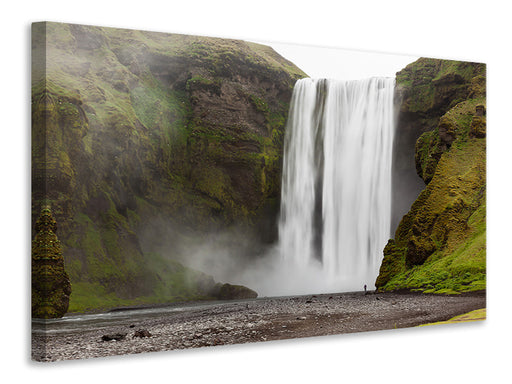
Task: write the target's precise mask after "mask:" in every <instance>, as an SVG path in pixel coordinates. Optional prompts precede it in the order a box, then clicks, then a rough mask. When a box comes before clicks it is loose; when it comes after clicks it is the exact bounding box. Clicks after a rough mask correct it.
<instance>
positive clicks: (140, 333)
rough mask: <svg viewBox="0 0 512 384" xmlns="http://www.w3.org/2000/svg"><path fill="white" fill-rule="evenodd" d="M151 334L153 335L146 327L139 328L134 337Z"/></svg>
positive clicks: (149, 335)
mask: <svg viewBox="0 0 512 384" xmlns="http://www.w3.org/2000/svg"><path fill="white" fill-rule="evenodd" d="M151 336H152V335H151V333H149V331H147V330H146V329H138V330H136V331H135V333H134V334H133V337H132V338H136V337H139V338H143V337H151Z"/></svg>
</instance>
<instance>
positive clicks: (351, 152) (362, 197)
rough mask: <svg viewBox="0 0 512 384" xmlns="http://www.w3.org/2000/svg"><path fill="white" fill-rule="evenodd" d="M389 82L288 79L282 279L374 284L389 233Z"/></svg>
mask: <svg viewBox="0 0 512 384" xmlns="http://www.w3.org/2000/svg"><path fill="white" fill-rule="evenodd" d="M394 84H395V80H394V79H393V78H371V79H365V80H359V81H339V80H327V79H309V78H307V79H302V80H299V81H298V82H297V83H296V85H295V88H294V91H293V96H292V101H291V106H290V113H289V116H288V122H287V126H286V133H285V144H284V159H283V175H282V192H281V213H280V221H279V245H278V248H279V254H280V257H281V262H282V263H283V268H284V270H285V271H288V272H286V276H288V277H283V279H286V278H290V279H297V280H300V281H295V283H296V284H297V285H300V286H304V287H307V286H308V282H311V284H310V286H309V288H305V289H310V292H306V291H304V292H303V293H314V292H318V293H320V292H322V291H323V292H328V291H350V290H362V289H363V286H364V285H365V284H366V285H367V286H368V288H369V289H373V288H374V283H375V279H376V277H377V275H378V272H379V267H380V262H381V260H382V255H383V253H382V251H383V249H384V246H385V245H386V242H387V240H388V239H389V237H390V221H391V161H392V145H393V134H394V113H393V94H394ZM290 284H291V283H290ZM292 285H293V284H292ZM294 293H301V292H294Z"/></svg>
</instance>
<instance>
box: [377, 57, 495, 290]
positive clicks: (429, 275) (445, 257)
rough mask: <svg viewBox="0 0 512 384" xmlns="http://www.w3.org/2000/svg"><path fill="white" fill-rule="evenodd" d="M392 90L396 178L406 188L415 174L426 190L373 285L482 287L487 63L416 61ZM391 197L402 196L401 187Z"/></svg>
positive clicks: (401, 225)
mask: <svg viewBox="0 0 512 384" xmlns="http://www.w3.org/2000/svg"><path fill="white" fill-rule="evenodd" d="M397 86H398V90H399V92H401V95H402V106H401V111H400V120H399V126H398V141H397V143H398V145H397V146H396V147H395V148H396V151H397V152H398V155H397V156H396V157H395V158H396V159H397V164H396V166H395V167H396V168H395V169H396V170H397V169H398V170H397V171H395V178H400V177H402V180H401V182H402V183H408V182H409V180H412V178H411V176H410V173H411V172H410V169H411V168H412V169H414V170H415V171H416V172H415V173H417V175H415V178H417V180H419V181H421V183H423V185H425V184H426V187H424V189H423V190H422V191H421V193H420V194H419V196H418V197H417V199H416V200H415V201H414V203H413V204H412V207H411V208H410V210H409V211H408V213H407V214H405V216H403V218H402V219H401V221H400V223H399V225H398V228H397V230H396V233H395V237H394V239H391V240H390V241H389V242H388V244H387V246H386V248H385V249H384V260H383V262H382V266H381V269H380V274H379V277H378V278H377V282H376V286H377V288H379V289H381V290H394V289H400V288H408V289H415V290H420V291H425V292H438V293H441V292H444V293H454V292H461V291H471V290H479V289H484V288H485V275H486V267H485V249H486V248H485V228H486V209H485V207H486V202H485V196H486V193H485V191H486V142H485V136H486V128H485V127H486V118H485V102H486V99H485V65H484V64H479V63H466V62H457V61H448V60H435V59H419V60H418V61H416V62H415V63H412V64H410V65H409V66H407V67H406V68H405V69H404V70H402V71H401V72H399V73H398V74H397ZM414 140H416V142H415V143H413V141H414ZM412 148H414V151H412ZM408 153H409V154H408ZM411 163H412V166H411ZM407 169H409V171H407ZM407 172H408V173H407ZM418 176H419V178H418ZM395 185H396V184H395ZM395 192H396V193H397V195H398V196H400V189H398V188H397V189H396V190H395Z"/></svg>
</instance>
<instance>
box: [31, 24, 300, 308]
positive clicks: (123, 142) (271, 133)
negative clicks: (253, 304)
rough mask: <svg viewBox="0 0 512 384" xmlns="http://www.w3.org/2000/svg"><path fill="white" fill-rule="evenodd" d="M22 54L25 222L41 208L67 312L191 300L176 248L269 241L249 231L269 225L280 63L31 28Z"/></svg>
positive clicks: (256, 50)
mask: <svg viewBox="0 0 512 384" xmlns="http://www.w3.org/2000/svg"><path fill="white" fill-rule="evenodd" d="M32 45H33V47H32V48H33V76H32V79H33V84H32V124H33V126H32V130H33V148H32V156H33V158H32V166H33V193H32V197H33V207H32V211H33V217H34V222H35V217H36V215H37V214H38V213H39V212H40V207H41V204H42V203H43V202H47V203H49V204H50V205H51V207H52V210H53V213H54V216H55V218H56V220H57V222H58V223H59V228H60V239H61V242H62V250H63V255H64V260H65V263H66V269H68V271H69V276H70V279H71V283H72V286H73V294H72V296H71V302H70V310H83V309H85V308H87V309H93V308H97V307H106V306H109V305H113V304H116V305H117V303H125V304H129V303H138V302H142V301H144V302H146V301H147V302H155V301H169V300H182V299H187V298H189V299H190V298H197V297H201V296H205V295H207V294H208V292H209V291H208V289H209V286H210V285H211V284H210V283H211V280H210V279H211V278H209V277H207V276H206V275H204V276H203V275H201V274H200V273H199V272H194V271H192V270H190V269H189V268H186V267H183V266H182V265H181V264H180V263H178V261H181V262H182V264H186V263H187V257H189V255H187V254H186V251H184V250H183V247H182V246H181V244H182V243H183V242H194V241H196V240H195V239H198V238H201V237H202V236H204V234H205V233H208V232H209V231H219V230H222V229H226V228H231V227H236V228H239V229H240V230H243V231H247V232H249V233H254V232H256V234H255V236H260V237H263V238H265V237H270V238H272V234H271V233H270V234H269V233H268V232H272V231H273V229H272V228H270V229H268V228H265V227H264V226H262V225H260V223H261V222H265V220H266V217H267V216H270V217H271V216H272V215H275V214H276V213H277V210H276V209H275V208H273V207H276V204H275V200H276V199H277V197H278V193H279V189H280V188H279V183H280V163H281V143H282V137H283V130H284V122H285V120H286V114H287V111H288V103H289V99H290V96H291V92H292V88H293V85H294V82H295V81H296V80H297V79H298V78H300V77H304V76H305V74H304V73H303V72H301V71H300V70H299V69H298V68H296V67H295V66H294V65H293V64H292V63H290V62H288V61H286V60H285V59H283V58H282V57H280V56H279V55H277V54H276V53H275V52H274V51H273V50H272V49H271V48H269V47H265V46H261V45H258V44H253V43H246V42H243V41H236V40H226V39H215V38H206V37H196V36H185V35H173V34H161V33H152V32H144V31H131V30H121V29H112V28H100V27H89V26H81V25H71V24H60V23H37V24H34V25H33V43H32ZM269 207H270V209H269ZM260 229H263V230H261V231H259V232H258V230H260ZM164 266H169V268H164ZM196 275H197V276H202V278H201V279H199V278H196V277H197V276H196ZM199 280H201V281H202V282H206V283H205V284H202V283H201V282H199Z"/></svg>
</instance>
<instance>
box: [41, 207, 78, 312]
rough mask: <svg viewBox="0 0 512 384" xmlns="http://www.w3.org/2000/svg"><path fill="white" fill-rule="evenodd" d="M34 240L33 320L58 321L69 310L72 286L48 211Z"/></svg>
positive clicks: (42, 212)
mask: <svg viewBox="0 0 512 384" xmlns="http://www.w3.org/2000/svg"><path fill="white" fill-rule="evenodd" d="M35 230H36V232H37V234H36V236H35V238H34V240H33V241H32V317H33V318H42V319H49V318H58V317H62V316H64V314H65V313H66V312H67V310H68V306H69V297H70V295H71V283H70V281H69V277H68V275H67V273H66V270H65V269H64V258H63V257H62V250H61V246H60V241H59V239H58V238H57V235H56V232H57V223H56V222H55V220H54V219H53V217H52V214H51V211H50V209H49V208H47V207H46V208H44V209H43V210H42V211H41V216H40V217H39V219H38V220H37V222H36V226H35Z"/></svg>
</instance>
